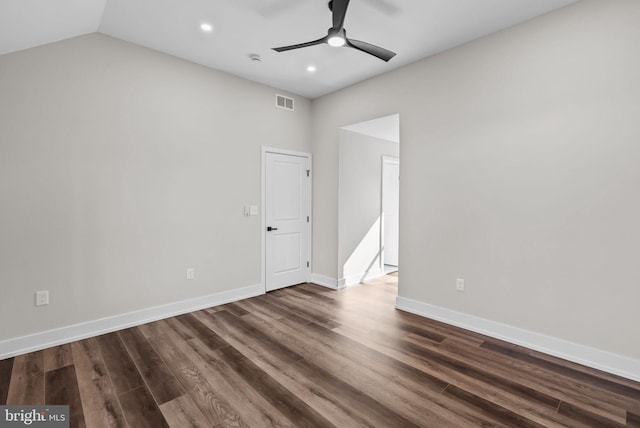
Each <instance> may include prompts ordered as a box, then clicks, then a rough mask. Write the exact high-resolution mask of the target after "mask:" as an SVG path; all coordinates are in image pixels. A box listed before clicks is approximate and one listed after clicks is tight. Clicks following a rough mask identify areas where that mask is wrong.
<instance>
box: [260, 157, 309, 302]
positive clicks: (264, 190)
mask: <svg viewBox="0 0 640 428" xmlns="http://www.w3.org/2000/svg"><path fill="white" fill-rule="evenodd" d="M267 153H275V154H279V155H289V156H298V157H302V158H307V159H309V165H311V166H310V168H313V159H312V157H311V153H307V152H297V151H294V150H286V149H278V148H275V147H266V146H262V154H261V159H260V166H261V170H262V183H261V187H262V190H261V192H262V195H261V197H260V206H261V207H262V208H261V210H260V211H261V214H260V237H261V247H262V251H261V257H260V264H261V266H260V283H261V284H262V288H263V289H264V291H265V293H266V292H267V277H266V275H267V272H266V269H267V266H266V265H267V263H266V258H267V240H266V235H267V220H266V209H265V207H266V206H267V205H266V198H267V168H266V163H267ZM312 179H313V171H312V172H311V173H310V174H309V182H308V183H309V189H308V191H309V206H308V210H309V211H308V212H309V222H308V223H307V234H308V238H309V239H308V240H307V241H308V245H307V260H309V267H308V268H307V282H308V281H309V279H310V277H311V264H312V261H311V248H312V246H311V230H312V227H311V225H312V223H313V215H312V212H311V206H312V203H311V202H312V199H313V192H312V190H313V186H312V181H311V180H312Z"/></svg>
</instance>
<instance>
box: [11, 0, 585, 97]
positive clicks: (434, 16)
mask: <svg viewBox="0 0 640 428" xmlns="http://www.w3.org/2000/svg"><path fill="white" fill-rule="evenodd" d="M575 1H577V0H352V1H351V3H350V6H349V10H348V13H347V17H346V21H345V29H346V30H347V34H348V36H349V37H353V38H354V39H357V40H363V41H366V42H369V43H373V44H376V45H380V46H382V47H384V48H387V49H390V50H392V51H394V52H396V53H397V56H396V57H395V58H393V59H392V60H391V61H390V62H389V63H385V62H383V61H381V60H379V59H377V58H374V57H372V56H369V55H367V54H364V53H362V52H359V51H356V50H354V49H348V48H332V47H330V46H328V45H320V46H313V47H310V48H305V49H300V50H294V51H289V52H283V53H277V52H275V51H273V50H271V48H272V47H277V46H283V45H290V44H296V43H302V42H306V41H310V40H315V39H318V38H320V37H324V36H325V35H326V33H327V29H328V28H329V27H331V12H330V11H329V9H328V8H327V1H326V0H0V55H1V54H5V53H8V52H14V51H18V50H22V49H27V48H30V47H34V46H38V45H42V44H46V43H51V42H55V41H58V40H63V39H66V38H69V37H74V36H78V35H81V34H86V33H91V32H95V31H99V32H101V33H104V34H107V35H109V36H113V37H116V38H119V39H122V40H126V41H129V42H132V43H136V44H139V45H142V46H146V47H149V48H152V49H156V50H158V51H161V52H165V53H168V54H170V55H174V56H177V57H180V58H184V59H187V60H190V61H193V62H196V63H199V64H202V65H205V66H208V67H212V68H215V69H218V70H223V71H226V72H229V73H232V74H235V75H238V76H242V77H245V78H248V79H250V80H254V81H258V82H261V83H265V84H267V85H271V86H275V87H277V88H281V89H284V90H287V91H291V92H293V93H296V94H300V95H303V96H307V97H310V98H315V97H318V96H321V95H324V94H327V93H329V92H333V91H335V90H338V89H341V88H343V87H346V86H349V85H351V84H353V83H356V82H359V81H361V80H364V79H367V78H370V77H373V76H375V75H378V74H382V73H385V72H388V71H390V70H393V69H394V68H398V67H400V66H402V65H406V64H409V63H412V62H415V61H417V60H419V59H422V58H425V57H427V56H430V55H433V54H435V53H437V52H441V51H443V50H446V49H449V48H451V47H454V46H457V45H460V44H462V43H465V42H468V41H470V40H473V39H476V38H478V37H482V36H484V35H487V34H490V33H493V32H496V31H499V30H501V29H504V28H507V27H510V26H513V25H515V24H518V23H520V22H523V21H526V20H528V19H531V18H533V17H536V16H539V15H541V14H544V13H547V12H549V11H552V10H554V9H557V8H560V7H563V6H566V5H568V4H570V3H574V2H575ZM202 22H209V23H211V24H213V26H214V27H215V29H214V31H213V32H212V33H210V34H205V33H204V32H202V31H201V30H200V28H199V26H200V24H201V23H202ZM249 54H258V55H260V56H261V57H262V61H261V62H253V61H251V60H250V59H249V57H248V55H249ZM309 65H315V66H316V67H317V71H316V72H315V73H309V72H307V70H306V69H307V66H309Z"/></svg>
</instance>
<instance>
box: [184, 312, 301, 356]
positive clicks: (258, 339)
mask: <svg viewBox="0 0 640 428" xmlns="http://www.w3.org/2000/svg"><path fill="white" fill-rule="evenodd" d="M194 315H195V316H196V317H197V318H198V319H199V320H200V321H202V322H203V323H204V324H205V325H207V326H208V327H209V328H211V329H212V330H213V331H215V332H216V333H217V334H218V335H220V336H221V337H222V338H223V339H225V340H226V341H227V342H229V343H232V342H230V339H231V340H234V341H236V342H242V343H244V344H245V345H246V346H247V347H249V348H251V349H254V350H257V353H258V354H260V355H262V356H263V358H265V359H269V360H270V361H271V362H273V363H274V364H276V365H277V366H282V365H283V364H284V365H286V364H290V363H293V362H295V361H298V360H301V359H302V356H301V355H300V354H298V353H297V352H295V351H293V350H292V349H290V348H287V347H286V346H284V345H282V344H281V343H278V342H276V341H274V340H272V339H271V338H269V337H268V336H267V335H265V334H264V333H263V332H261V331H259V330H257V329H256V328H254V327H253V326H251V325H250V324H248V323H247V322H245V321H244V320H243V319H242V318H239V317H235V316H233V315H232V314H230V313H229V312H227V311H220V312H215V313H213V314H210V313H207V312H202V311H200V312H196V313H194ZM233 346H235V345H233Z"/></svg>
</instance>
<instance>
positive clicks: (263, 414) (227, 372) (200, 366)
mask: <svg viewBox="0 0 640 428" xmlns="http://www.w3.org/2000/svg"><path fill="white" fill-rule="evenodd" d="M167 324H169V325H171V326H172V327H175V326H176V324H179V323H175V322H173V320H169V321H168V322H167ZM168 334H169V335H171V332H168ZM187 344H188V348H183V351H184V352H185V353H186V356H187V358H189V360H190V361H193V362H194V363H195V365H196V368H197V370H198V371H200V372H201V373H202V374H203V375H204V377H205V378H206V379H207V381H208V382H209V383H210V384H211V385H214V387H215V389H216V390H217V393H218V394H220V395H221V396H223V397H225V399H226V401H227V403H229V406H230V407H231V408H232V409H233V410H234V412H236V413H237V414H239V415H241V416H242V419H243V421H245V422H246V423H247V425H249V426H261V427H269V426H274V427H287V426H290V427H293V426H294V425H293V424H292V423H291V421H288V420H287V419H286V418H285V417H284V416H283V414H282V413H281V412H279V411H278V409H277V408H275V407H274V406H273V405H272V404H271V403H270V402H269V400H268V399H267V397H265V395H264V392H263V391H262V390H260V391H258V390H256V389H254V388H251V386H250V385H249V384H248V383H247V382H246V381H245V380H244V379H243V378H242V377H241V376H240V375H239V374H238V373H236V372H235V371H234V370H233V369H232V368H231V367H230V365H229V362H228V361H227V360H226V358H224V357H223V356H222V355H221V350H217V351H215V350H211V349H210V348H209V347H207V346H206V345H205V344H204V343H203V342H202V341H200V340H198V339H195V338H194V339H190V340H188V341H187ZM222 349H225V348H222ZM238 403H243V404H242V405H241V406H238Z"/></svg>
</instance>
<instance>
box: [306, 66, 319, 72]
mask: <svg viewBox="0 0 640 428" xmlns="http://www.w3.org/2000/svg"><path fill="white" fill-rule="evenodd" d="M316 70H317V68H316V66H315V65H310V66H309V67H307V71H308V72H309V73H315V72H316Z"/></svg>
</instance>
